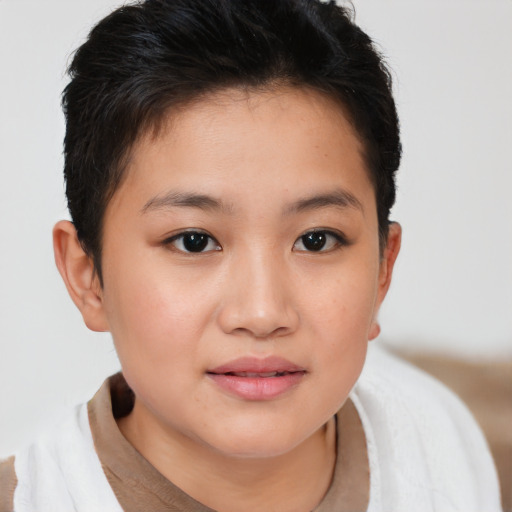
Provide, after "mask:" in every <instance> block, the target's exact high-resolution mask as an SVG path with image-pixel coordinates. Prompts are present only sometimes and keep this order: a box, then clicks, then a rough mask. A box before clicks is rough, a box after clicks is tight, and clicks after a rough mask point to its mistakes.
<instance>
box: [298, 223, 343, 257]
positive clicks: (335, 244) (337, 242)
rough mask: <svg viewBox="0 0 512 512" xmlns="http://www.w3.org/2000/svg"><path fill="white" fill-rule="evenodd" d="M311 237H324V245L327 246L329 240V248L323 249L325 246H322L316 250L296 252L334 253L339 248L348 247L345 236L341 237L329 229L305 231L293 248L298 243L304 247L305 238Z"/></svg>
mask: <svg viewBox="0 0 512 512" xmlns="http://www.w3.org/2000/svg"><path fill="white" fill-rule="evenodd" d="M311 235H321V236H324V237H325V238H324V242H325V244H329V239H331V243H330V246H329V247H328V248H327V249H324V247H325V244H324V245H322V246H321V247H320V248H319V249H318V250H308V249H297V250H299V251H300V252H308V253H319V252H331V251H334V250H336V249H339V248H341V247H345V246H347V245H349V241H348V240H347V238H346V237H345V235H343V234H342V233H339V232H336V231H332V230H329V229H312V230H310V231H306V233H304V234H303V235H301V236H300V237H299V238H297V240H296V241H295V243H294V244H293V247H294V248H296V247H297V244H298V243H300V242H301V243H302V245H303V246H304V242H305V239H306V237H308V236H311Z"/></svg>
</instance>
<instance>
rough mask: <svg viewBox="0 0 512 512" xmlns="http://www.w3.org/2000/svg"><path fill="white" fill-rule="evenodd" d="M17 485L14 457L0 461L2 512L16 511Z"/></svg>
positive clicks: (0, 508) (0, 511) (0, 504)
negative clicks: (15, 493) (15, 492)
mask: <svg viewBox="0 0 512 512" xmlns="http://www.w3.org/2000/svg"><path fill="white" fill-rule="evenodd" d="M17 483H18V479H17V478H16V471H15V469H14V457H9V458H8V459H4V460H0V512H12V511H13V510H14V490H15V489H16V485H17Z"/></svg>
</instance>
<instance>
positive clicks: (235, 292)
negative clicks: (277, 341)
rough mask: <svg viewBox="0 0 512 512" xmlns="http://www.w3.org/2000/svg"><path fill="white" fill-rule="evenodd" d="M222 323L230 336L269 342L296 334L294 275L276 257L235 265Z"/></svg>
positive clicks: (248, 258) (249, 259)
mask: <svg viewBox="0 0 512 512" xmlns="http://www.w3.org/2000/svg"><path fill="white" fill-rule="evenodd" d="M230 268H231V270H230V272H229V278H228V279H226V293H225V294H224V301H223V303H222V305H221V308H220V311H219V314H218V317H217V318H218V322H219V324H220V327H221V329H222V330H223V331H224V332H226V333H228V334H235V335H240V336H244V335H245V336H250V337H253V338H257V339H261V340H265V339H273V338H276V337H281V336H286V335H288V334H291V333H293V332H294V331H295V330H296V329H297V327H298V324H299V314H298V311H297V308H296V306H295V303H296V302H295V300H294V293H293V290H292V288H293V286H292V283H291V276H290V272H289V271H288V269H287V268H286V264H285V263H284V262H283V261H281V260H279V258H276V256H275V254H272V253H271V252H270V253H269V254H249V255H247V254H246V255H244V256H242V257H241V258H239V259H238V260H237V261H236V262H232V264H231V266H230Z"/></svg>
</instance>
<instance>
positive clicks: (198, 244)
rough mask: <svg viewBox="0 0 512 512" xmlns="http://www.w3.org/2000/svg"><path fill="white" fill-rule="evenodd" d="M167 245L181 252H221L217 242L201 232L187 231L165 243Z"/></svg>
mask: <svg viewBox="0 0 512 512" xmlns="http://www.w3.org/2000/svg"><path fill="white" fill-rule="evenodd" d="M165 244H166V245H172V246H174V248H175V249H177V250H178V251H181V252H195V253H201V252H209V251H220V246H219V243H218V242H217V240H215V239H214V238H212V237H211V236H210V235H207V234H206V233H203V232H201V231H186V232H184V233H180V234H178V235H175V236H173V237H171V238H169V239H168V240H166V241H165Z"/></svg>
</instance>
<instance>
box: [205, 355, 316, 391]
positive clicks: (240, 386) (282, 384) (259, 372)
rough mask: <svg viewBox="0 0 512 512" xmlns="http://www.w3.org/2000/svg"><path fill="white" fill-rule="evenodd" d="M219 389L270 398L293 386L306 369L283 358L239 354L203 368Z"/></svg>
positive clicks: (299, 380) (300, 378) (298, 381)
mask: <svg viewBox="0 0 512 512" xmlns="http://www.w3.org/2000/svg"><path fill="white" fill-rule="evenodd" d="M206 374H207V376H208V377H209V378H210V379H212V381H213V382H214V383H215V384H216V385H218V386H219V387H220V388H221V389H222V390H224V391H227V392H228V393H229V394H231V395H235V396H237V397H239V398H242V399H244V400H253V401H263V400H272V399H274V398H277V397H279V396H280V395H282V394H284V393H286V392H287V391H289V390H290V389H292V388H294V387H296V386H297V385H298V384H299V383H300V382H301V380H302V378H303V377H304V375H305V374H306V369H305V368H303V367H301V366H298V365H296V364H294V363H292V362H290V361H288V360H287V359H284V358H281V357H276V356H271V357H266V358H264V359H258V358H255V357H242V358H239V359H235V360H233V361H230V362H228V363H226V364H223V365H220V366H217V367H215V368H213V369H211V370H208V371H207V372H206Z"/></svg>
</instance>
